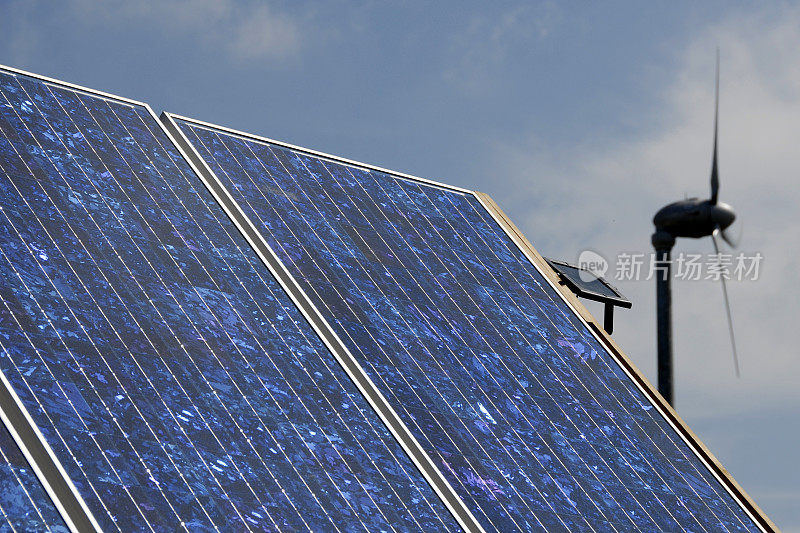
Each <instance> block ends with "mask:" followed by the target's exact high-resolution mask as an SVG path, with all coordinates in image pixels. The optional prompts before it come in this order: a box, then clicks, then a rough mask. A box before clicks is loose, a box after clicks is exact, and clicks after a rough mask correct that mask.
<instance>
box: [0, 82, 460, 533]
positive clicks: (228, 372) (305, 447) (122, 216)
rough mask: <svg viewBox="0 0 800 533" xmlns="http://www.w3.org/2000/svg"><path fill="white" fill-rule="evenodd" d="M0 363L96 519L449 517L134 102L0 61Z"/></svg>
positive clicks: (286, 525) (421, 526)
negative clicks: (27, 72) (15, 68)
mask: <svg viewBox="0 0 800 533" xmlns="http://www.w3.org/2000/svg"><path fill="white" fill-rule="evenodd" d="M0 242H1V243H2V247H0V277H2V284H0V289H1V290H0V355H2V357H0V371H2V373H3V375H4V376H5V377H6V379H7V380H8V382H9V383H10V385H11V387H12V388H13V389H14V391H15V392H16V394H17V395H18V397H19V399H20V402H21V404H22V406H23V407H25V408H26V409H27V411H28V412H29V413H30V416H31V418H32V419H33V421H34V422H35V424H36V425H37V426H38V428H39V429H40V431H41V433H42V434H43V436H44V440H45V441H46V443H47V444H48V445H49V446H50V447H51V448H52V450H53V453H54V455H55V457H56V458H57V459H58V460H59V461H60V463H61V464H62V465H63V469H64V471H65V472H66V474H67V475H68V476H69V478H70V479H71V481H72V482H73V483H74V486H75V489H76V491H77V494H78V495H79V496H80V497H81V498H82V499H83V501H85V505H86V507H87V508H88V510H89V511H90V514H91V515H92V516H93V517H94V519H95V520H96V522H97V524H98V525H99V527H101V528H102V529H104V530H109V531H111V530H119V531H134V530H142V529H152V530H160V531H161V530H174V529H179V528H186V529H192V530H195V529H219V530H224V531H230V530H237V531H241V530H252V531H255V530H279V529H282V530H301V529H315V530H324V531H329V530H368V531H381V530H391V529H394V530H455V529H458V526H457V525H456V523H455V521H454V520H453V518H452V516H451V515H450V514H449V513H448V511H447V509H446V508H445V506H444V505H443V504H442V502H441V501H440V500H439V499H438V498H437V497H436V495H435V494H434V492H433V491H432V490H431V488H430V486H429V485H428V484H427V483H426V482H425V480H424V479H423V477H422V476H421V475H420V473H419V471H418V470H417V468H416V467H415V465H414V464H413V463H412V462H411V460H410V459H409V458H408V457H407V456H406V455H405V453H404V452H403V450H402V449H401V447H400V446H399V445H398V443H397V442H396V441H395V439H394V438H393V437H392V435H391V433H390V432H389V431H388V430H387V428H386V427H385V426H384V424H383V423H382V421H381V419H380V418H378V416H377V415H376V414H375V413H374V411H373V410H372V408H371V407H370V405H369V404H368V403H367V401H366V400H365V399H364V397H363V396H362V395H361V394H360V393H359V391H358V389H357V388H356V386H355V385H354V384H353V383H352V382H351V380H350V378H349V376H348V374H347V373H346V372H345V371H344V370H343V369H342V368H340V367H339V366H338V365H337V363H336V360H335V359H334V358H333V357H332V355H331V353H330V352H329V351H328V350H327V349H326V348H325V346H324V344H323V343H322V341H321V340H320V339H319V338H318V337H317V336H316V334H315V333H314V331H313V330H312V329H311V327H310V326H309V324H308V323H307V321H306V320H305V318H304V317H303V315H302V314H301V312H300V311H299V310H298V309H297V308H296V307H295V306H294V304H293V303H292V301H291V300H290V299H289V297H288V295H287V294H286V293H285V292H284V290H283V289H282V287H281V285H280V284H279V283H278V281H277V280H276V279H275V278H274V277H273V276H272V275H271V273H270V271H269V270H267V269H266V268H265V266H264V265H263V264H262V263H261V262H260V260H259V259H258V257H257V256H256V255H255V254H254V253H253V251H252V250H251V249H250V248H249V247H248V246H247V244H246V241H245V240H244V238H243V237H242V236H241V234H240V233H239V232H238V231H237V230H236V228H235V226H234V225H233V223H232V222H231V221H230V220H229V219H227V218H226V217H225V216H224V214H223V213H222V212H221V211H220V210H219V207H218V205H217V204H216V203H215V201H214V200H213V198H212V196H211V194H210V193H209V192H208V191H207V190H206V189H205V188H204V187H203V186H202V184H201V182H200V181H199V180H198V178H197V176H196V175H195V174H194V173H193V171H192V170H191V168H190V167H189V165H188V164H187V163H186V162H185V160H184V159H183V158H182V156H181V155H180V153H179V152H178V151H177V149H176V148H175V147H174V145H172V143H171V141H170V139H169V138H168V136H167V135H166V133H165V132H164V131H163V129H161V127H160V125H159V123H158V121H157V120H156V119H155V117H154V116H153V115H152V113H151V112H150V110H149V108H147V107H145V106H144V105H141V104H137V103H135V102H130V101H126V100H122V99H117V98H115V97H109V96H102V95H99V94H95V93H91V94H90V93H88V92H86V91H84V90H80V89H78V88H75V87H68V86H64V85H61V84H57V83H52V82H48V81H43V80H41V79H36V78H33V77H30V76H27V75H23V74H21V73H18V72H12V71H7V70H3V69H0Z"/></svg>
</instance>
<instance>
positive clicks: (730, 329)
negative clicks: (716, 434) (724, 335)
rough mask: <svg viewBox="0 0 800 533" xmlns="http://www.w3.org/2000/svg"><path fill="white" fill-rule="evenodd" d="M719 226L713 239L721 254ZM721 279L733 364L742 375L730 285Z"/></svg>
mask: <svg viewBox="0 0 800 533" xmlns="http://www.w3.org/2000/svg"><path fill="white" fill-rule="evenodd" d="M719 233H720V231H719V228H717V229H715V230H714V232H713V233H712V234H711V240H712V241H714V251H716V252H717V256H719V244H718V243H717V235H719ZM719 280H720V281H721V282H722V295H723V296H724V298H725V313H726V314H727V315H728V333H730V336H731V347H732V348H733V366H734V368H735V369H736V377H737V378H738V377H741V374H740V372H739V354H738V353H737V352H736V338H735V337H734V335H733V318H731V304H730V301H729V300H728V286H727V284H726V283H725V276H720V278H719Z"/></svg>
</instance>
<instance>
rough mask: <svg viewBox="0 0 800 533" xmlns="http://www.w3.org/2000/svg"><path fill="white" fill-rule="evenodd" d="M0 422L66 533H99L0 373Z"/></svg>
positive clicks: (42, 437)
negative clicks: (29, 468) (50, 503)
mask: <svg viewBox="0 0 800 533" xmlns="http://www.w3.org/2000/svg"><path fill="white" fill-rule="evenodd" d="M0 418H2V420H3V422H4V423H5V424H6V427H7V428H8V432H9V433H11V436H12V437H13V438H14V441H15V442H16V443H17V446H19V449H20V450H21V451H22V454H23V455H24V456H25V459H26V460H27V461H28V464H29V465H30V466H31V469H32V470H33V471H34V473H35V474H36V477H37V478H38V479H39V482H40V483H41V484H42V487H43V488H44V489H45V492H47V495H48V496H49V497H50V500H51V501H52V502H53V505H55V507H56V509H57V510H58V512H59V514H60V515H61V518H62V519H63V520H64V523H65V524H66V525H67V527H68V528H69V529H70V531H73V532H76V533H78V532H79V533H83V532H99V531H101V529H100V526H99V525H98V524H97V521H96V520H95V518H94V516H93V515H92V513H91V511H90V510H89V508H88V507H87V506H86V502H84V501H83V498H82V497H81V496H80V493H79V492H78V490H77V489H76V488H75V486H74V485H73V484H72V481H71V480H70V478H69V476H67V473H66V471H65V470H64V467H63V466H61V463H60V462H59V461H58V459H56V456H55V454H54V453H53V450H52V449H51V448H50V446H49V445H48V444H47V442H45V440H44V436H43V435H42V434H41V432H40V431H39V428H38V427H37V426H36V423H35V422H34V421H33V419H32V418H31V416H30V414H28V411H27V410H26V409H25V406H24V405H23V404H22V401H21V400H20V399H19V396H17V393H16V392H14V389H13V388H12V386H11V383H9V382H8V380H7V379H6V376H5V374H3V373H2V372H0Z"/></svg>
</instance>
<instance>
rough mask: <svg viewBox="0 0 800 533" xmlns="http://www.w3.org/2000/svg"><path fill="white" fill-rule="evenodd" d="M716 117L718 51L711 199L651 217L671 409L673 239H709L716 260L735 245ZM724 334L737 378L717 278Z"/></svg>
mask: <svg viewBox="0 0 800 533" xmlns="http://www.w3.org/2000/svg"><path fill="white" fill-rule="evenodd" d="M718 116H719V50H717V75H716V90H715V104H714V155H713V158H712V160H711V197H710V198H709V199H707V200H701V199H699V198H688V199H686V200H681V201H679V202H674V203H671V204H669V205H666V206H664V207H662V208H661V209H660V210H659V211H658V212H657V213H656V215H655V216H654V217H653V224H655V227H656V231H655V233H653V237H652V243H653V247H654V248H655V250H656V262H657V264H656V266H657V267H658V268H657V269H656V272H657V274H656V298H657V303H656V315H657V323H658V391H659V392H660V393H661V395H662V396H663V397H664V399H665V400H667V402H669V403H670V405H673V396H674V394H673V393H674V388H673V380H672V289H671V287H670V277H671V257H670V254H671V252H672V247H673V246H674V245H675V239H676V238H677V237H690V238H693V239H699V238H702V237H709V236H710V237H711V240H712V241H713V243H714V250H715V251H716V253H717V256H719V249H720V246H719V240H718V239H719V238H720V237H721V238H722V239H723V240H724V241H725V242H726V243H728V245H730V246H731V247H733V248H735V247H736V246H737V244H738V243H737V242H736V240H735V239H733V238H732V237H731V236H730V235H729V234H728V233H726V230H727V229H728V227H730V225H731V224H733V221H734V220H735V219H736V214H735V213H734V211H733V208H732V207H731V206H729V205H728V204H725V203H722V202H720V201H719V170H718V167H717V130H718ZM720 281H721V282H722V294H723V296H724V299H725V311H726V314H727V317H728V331H729V333H730V337H731V346H732V348H733V364H734V368H735V370H736V377H739V358H738V355H737V352H736V339H735V338H734V335H733V320H732V319H731V307H730V303H729V301H728V289H727V286H726V284H725V277H724V276H720Z"/></svg>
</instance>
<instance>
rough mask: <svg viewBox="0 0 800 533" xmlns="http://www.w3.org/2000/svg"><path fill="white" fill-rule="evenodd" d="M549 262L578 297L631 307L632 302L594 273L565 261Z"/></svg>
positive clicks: (551, 260)
mask: <svg viewBox="0 0 800 533" xmlns="http://www.w3.org/2000/svg"><path fill="white" fill-rule="evenodd" d="M547 262H548V264H549V265H550V266H551V267H552V268H553V270H555V271H556V272H558V273H559V274H561V276H562V279H564V281H565V282H566V283H567V284H568V286H569V288H570V290H572V292H574V293H575V294H577V295H578V296H580V297H583V298H588V299H590V300H597V301H599V302H612V303H614V304H615V305H619V306H620V307H627V308H630V307H631V302H630V301H628V300H627V299H626V298H625V297H624V296H622V294H621V293H620V292H619V291H618V290H617V289H616V288H615V287H614V286H612V285H611V284H610V283H608V281H606V280H605V279H603V278H601V277H597V276H596V275H594V274H593V273H592V272H590V271H588V270H585V269H581V268H579V267H577V266H575V265H570V264H569V263H566V262H564V261H556V260H555V259H547Z"/></svg>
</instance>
